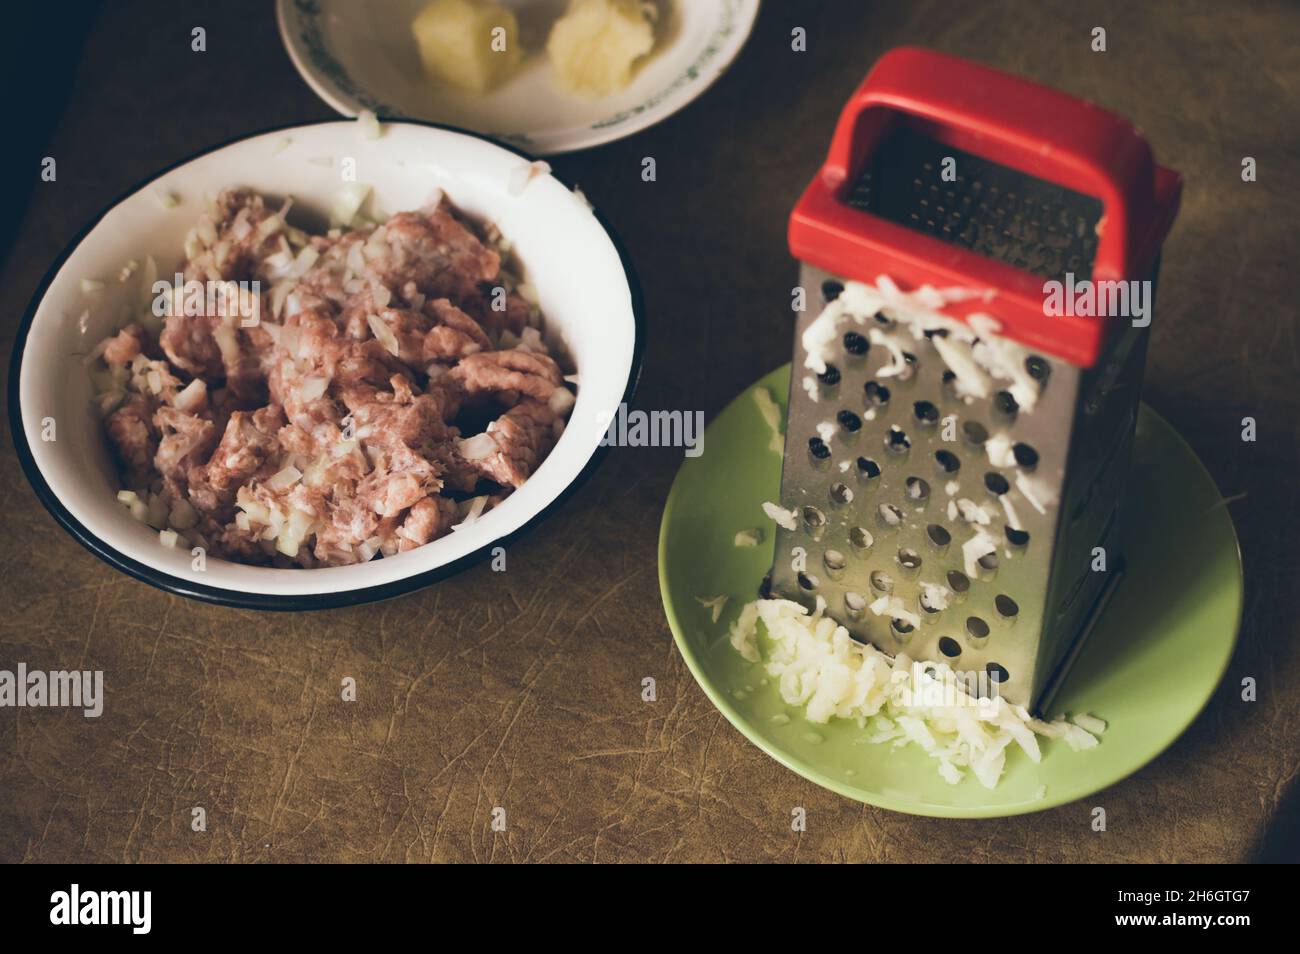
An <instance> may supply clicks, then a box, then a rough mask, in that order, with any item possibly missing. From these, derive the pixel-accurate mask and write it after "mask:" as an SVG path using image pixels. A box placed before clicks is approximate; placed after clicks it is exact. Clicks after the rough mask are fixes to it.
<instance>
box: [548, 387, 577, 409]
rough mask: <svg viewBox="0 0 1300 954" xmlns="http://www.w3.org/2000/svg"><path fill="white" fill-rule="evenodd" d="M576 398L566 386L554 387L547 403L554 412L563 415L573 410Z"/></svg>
mask: <svg viewBox="0 0 1300 954" xmlns="http://www.w3.org/2000/svg"><path fill="white" fill-rule="evenodd" d="M577 400H578V399H577V398H575V397H574V396H573V392H572V391H570V390H569V389H568V388H556V389H555V390H554V391H552V392H551V399H550V400H549V401H548V402H547V403H548V404H549V405H550V406H551V410H552V411H554V412H555V413H556V414H559V415H565V414H568V413H569V412H570V411H572V410H573V405H574V404H576V403H577Z"/></svg>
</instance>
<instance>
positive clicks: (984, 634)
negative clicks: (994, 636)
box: [966, 616, 989, 642]
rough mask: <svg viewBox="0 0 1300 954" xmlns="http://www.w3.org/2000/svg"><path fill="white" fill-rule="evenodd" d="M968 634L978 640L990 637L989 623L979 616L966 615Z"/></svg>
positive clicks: (975, 640) (973, 639) (972, 638)
mask: <svg viewBox="0 0 1300 954" xmlns="http://www.w3.org/2000/svg"><path fill="white" fill-rule="evenodd" d="M966 635H967V636H969V637H970V638H971V640H972V641H974V642H978V641H982V640H985V639H988V638H989V624H988V623H986V622H984V620H982V619H980V618H979V617H978V616H967V617H966Z"/></svg>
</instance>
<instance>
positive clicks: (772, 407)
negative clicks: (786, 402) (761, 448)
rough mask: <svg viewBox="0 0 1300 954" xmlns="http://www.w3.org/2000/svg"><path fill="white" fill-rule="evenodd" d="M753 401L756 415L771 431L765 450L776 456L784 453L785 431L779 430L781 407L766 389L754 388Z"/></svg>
mask: <svg viewBox="0 0 1300 954" xmlns="http://www.w3.org/2000/svg"><path fill="white" fill-rule="evenodd" d="M754 401H755V402H756V403H757V404H758V413H759V414H761V415H762V416H763V423H765V424H766V425H767V426H768V427H769V428H770V429H771V431H772V439H771V440H770V441H768V442H767V449H768V450H770V451H773V452H774V453H777V454H784V453H785V431H784V430H783V429H782V428H781V406H780V405H779V404H777V403H776V400H775V399H774V398H773V397H772V392H771V391H769V390H768V389H767V388H754Z"/></svg>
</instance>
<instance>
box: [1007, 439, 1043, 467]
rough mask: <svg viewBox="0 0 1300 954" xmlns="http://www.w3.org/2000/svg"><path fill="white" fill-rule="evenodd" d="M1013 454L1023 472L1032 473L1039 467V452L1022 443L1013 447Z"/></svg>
mask: <svg viewBox="0 0 1300 954" xmlns="http://www.w3.org/2000/svg"><path fill="white" fill-rule="evenodd" d="M1011 453H1012V455H1013V456H1014V457H1015V458H1016V464H1017V465H1019V467H1020V469H1021V470H1026V471H1031V470H1033V469H1034V468H1035V467H1037V466H1038V451H1036V450H1034V448H1033V447H1032V446H1031V445H1029V444H1026V443H1024V442H1020V443H1018V444H1014V445H1012V447H1011Z"/></svg>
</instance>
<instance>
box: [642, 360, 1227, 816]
mask: <svg viewBox="0 0 1300 954" xmlns="http://www.w3.org/2000/svg"><path fill="white" fill-rule="evenodd" d="M789 380H790V366H789V365H786V366H785V367H783V368H779V369H778V370H776V371H773V372H772V373H771V374H769V375H767V376H766V377H764V378H763V379H762V380H760V381H758V382H756V384H755V385H754V387H753V388H750V389H749V390H748V391H746V392H745V393H744V394H742V395H741V396H740V397H738V398H737V399H736V400H734V401H732V403H731V404H730V405H728V406H727V408H726V409H725V410H724V411H723V412H722V413H721V414H720V415H718V417H717V419H716V420H715V421H714V422H713V423H712V424H711V425H710V426H709V428H708V430H707V431H706V432H705V440H704V452H703V454H701V456H699V457H696V458H688V459H687V460H686V461H685V463H684V464H683V465H682V468H681V470H680V471H679V472H678V474H677V479H676V481H674V483H673V489H672V493H671V494H669V496H668V504H667V506H666V507H665V508H664V516H663V524H662V526H661V527H660V533H659V585H660V588H661V590H662V593H663V601H664V610H665V611H666V612H667V614H668V623H669V626H671V627H672V631H673V636H674V637H675V638H676V640H677V646H678V648H679V649H680V650H681V653H682V656H683V657H685V659H686V663H687V665H688V666H690V669H691V672H692V673H694V675H695V678H696V680H697V681H698V682H699V684H700V685H701V686H702V687H703V688H704V691H705V692H706V693H707V694H708V696H709V698H710V699H711V700H713V704H714V705H716V706H717V707H718V709H719V710H720V711H721V712H722V714H723V715H725V716H726V717H727V718H728V719H729V720H730V721H731V723H732V724H733V725H734V726H736V728H738V729H740V731H741V732H743V733H744V734H745V736H746V737H747V738H748V739H749V740H750V741H751V742H753V743H754V744H755V745H757V746H758V747H759V748H761V749H762V750H763V751H765V752H767V754H768V755H770V756H772V757H773V758H774V759H776V760H777V761H778V762H781V763H782V764H783V765H785V766H787V767H788V768H790V769H793V770H794V771H795V772H798V773H799V774H800V775H802V776H804V777H805V778H807V779H809V780H811V781H813V782H816V783H817V784H818V785H822V786H824V787H826V788H829V789H831V790H832V791H835V792H839V793H840V794H841V795H846V796H848V797H849V798H855V799H858V800H860V801H863V802H868V803H870V804H872V805H879V806H880V807H882V808H890V809H893V810H895V811H900V812H910V813H912V814H916V815H937V816H943V817H950V818H986V817H998V816H1003V815H1017V814H1021V813H1024V812H1034V811H1040V810H1042V809H1045V808H1052V807H1054V806H1057V805H1061V804H1064V803H1066V802H1071V801H1074V800H1075V799H1079V798H1083V797H1085V796H1087V795H1090V794H1092V793H1093V792H1097V791H1100V790H1101V789H1103V788H1105V787H1107V786H1108V785H1113V784H1114V783H1115V782H1118V781H1119V780H1120V779H1122V778H1124V777H1126V776H1128V775H1130V774H1132V773H1133V772H1136V771H1137V770H1138V769H1140V768H1141V767H1142V766H1143V765H1145V764H1146V763H1147V762H1149V761H1151V760H1152V759H1154V758H1155V757H1156V756H1157V755H1159V754H1160V753H1161V752H1163V751H1164V750H1165V749H1166V748H1167V747H1168V746H1169V745H1170V744H1171V743H1173V741H1174V740H1175V739H1176V738H1178V736H1179V735H1180V734H1181V733H1182V732H1183V730H1184V729H1186V728H1187V727H1188V726H1189V725H1191V723H1192V720H1194V719H1195V718H1196V716H1197V714H1198V713H1200V711H1201V709H1202V708H1204V706H1205V704H1206V702H1208V701H1209V699H1210V696H1211V695H1212V694H1213V692H1214V689H1215V687H1216V686H1217V685H1218V684H1219V681H1220V679H1222V678H1223V674H1224V671H1225V669H1226V668H1227V665H1228V660H1229V659H1230V658H1231V656H1232V650H1233V645H1234V644H1235V642H1236V638H1237V629H1238V625H1239V623H1240V620H1241V606H1242V575H1241V554H1240V551H1239V550H1238V547H1237V535H1236V532H1235V531H1234V530H1233V526H1232V520H1231V518H1230V517H1229V515H1228V509H1227V507H1226V506H1224V505H1223V501H1222V500H1221V498H1220V497H1219V493H1218V491H1217V490H1216V489H1215V486H1214V481H1213V480H1212V479H1211V478H1210V475H1209V474H1208V473H1207V472H1206V470H1205V468H1204V466H1202V464H1201V462H1200V461H1199V460H1197V458H1196V455H1195V454H1194V453H1193V452H1192V449H1191V448H1190V447H1188V446H1187V444H1186V443H1185V442H1184V441H1183V439H1182V438H1180V437H1179V436H1178V434H1177V433H1176V432H1175V431H1174V430H1173V428H1171V427H1170V426H1169V425H1168V424H1167V423H1165V421H1164V420H1163V419H1162V418H1161V417H1160V416H1159V415H1157V414H1156V413H1155V412H1154V411H1152V410H1151V409H1150V408H1149V407H1147V406H1146V405H1143V406H1142V409H1141V413H1140V414H1139V416H1138V424H1137V444H1136V449H1135V451H1134V470H1133V486H1132V488H1131V493H1132V495H1133V499H1132V503H1133V506H1132V507H1131V508H1130V511H1131V514H1132V516H1131V517H1130V520H1131V521H1132V523H1131V526H1130V528H1129V530H1128V544H1127V551H1126V554H1125V555H1126V557H1127V559H1128V572H1127V575H1126V578H1125V580H1124V582H1123V584H1122V585H1121V586H1120V588H1119V590H1118V591H1117V592H1116V594H1115V597H1114V599H1113V600H1112V602H1111V605H1110V606H1109V607H1108V608H1107V610H1106V612H1105V614H1104V616H1103V617H1102V619H1101V620H1100V621H1099V624H1098V627H1097V629H1096V631H1095V632H1094V633H1093V634H1092V637H1091V638H1090V640H1089V642H1088V644H1087V646H1086V647H1085V649H1084V651H1083V653H1082V654H1081V655H1080V657H1079V659H1078V661H1077V662H1076V663H1075V667H1074V670H1073V671H1072V672H1071V674H1070V677H1069V679H1068V680H1067V682H1066V684H1065V685H1064V686H1063V687H1062V689H1061V692H1060V694H1059V696H1058V698H1057V701H1056V704H1055V706H1054V709H1055V711H1057V712H1071V713H1074V712H1090V713H1093V714H1094V715H1097V716H1100V717H1101V718H1103V719H1105V720H1106V721H1107V722H1108V723H1109V724H1110V727H1109V728H1108V729H1107V731H1106V732H1105V734H1104V735H1103V736H1102V741H1101V745H1099V746H1098V747H1096V748H1094V749H1091V750H1089V751H1086V752H1074V751H1072V750H1070V748H1069V747H1068V746H1066V745H1064V744H1063V743H1060V742H1052V741H1044V745H1043V760H1042V762H1041V763H1039V764H1037V765H1035V764H1034V763H1033V762H1031V761H1030V760H1029V759H1028V758H1027V757H1025V755H1024V753H1023V752H1020V751H1019V750H1016V751H1015V752H1011V753H1009V754H1008V757H1007V770H1006V774H1005V775H1004V776H1003V777H1002V781H1001V782H1000V783H999V785H998V787H997V788H996V789H994V790H992V791H990V790H988V789H986V788H984V787H983V786H982V785H980V784H979V782H977V781H976V780H975V778H974V777H973V776H972V775H970V774H968V775H967V777H966V778H965V779H963V780H962V781H961V782H960V783H958V784H957V785H949V784H948V783H947V782H945V781H944V780H943V779H942V778H940V777H939V774H938V772H937V771H936V764H935V763H934V762H933V760H931V759H930V758H929V757H928V756H926V755H925V754H924V753H923V752H922V751H921V750H920V749H919V748H918V747H916V746H914V745H907V746H904V747H902V748H894V747H892V746H891V745H888V744H871V743H868V742H866V741H865V740H864V739H863V737H862V732H861V730H859V728H858V727H857V724H856V723H855V722H852V721H848V720H832V722H831V723H830V724H828V725H814V724H812V723H809V722H807V721H806V720H804V718H803V716H802V712H801V710H800V709H799V708H798V707H793V706H787V705H786V704H785V703H784V702H783V701H782V700H781V697H780V694H779V693H778V692H777V689H776V683H775V680H769V679H767V677H766V673H765V672H764V671H763V669H762V667H761V666H759V665H754V664H750V663H747V662H745V660H743V659H742V658H741V657H740V655H739V654H738V653H737V652H736V651H735V650H733V649H732V648H731V644H730V642H729V641H728V639H727V628H728V626H729V625H730V624H731V622H732V620H734V619H735V618H736V616H737V615H738V614H739V612H740V607H741V606H742V605H743V604H744V603H746V602H748V601H749V600H751V599H754V598H756V596H757V591H758V587H759V585H760V583H761V581H762V579H763V576H764V574H765V573H766V572H767V571H768V569H769V568H770V567H771V563H772V540H773V535H774V531H773V525H772V521H771V520H769V519H768V518H767V517H766V516H764V514H763V512H762V509H761V505H762V503H763V501H765V500H773V501H775V500H778V499H779V494H780V486H781V457H780V455H779V454H777V453H775V452H774V451H772V450H771V449H770V447H769V443H770V440H771V432H770V430H769V429H768V427H767V425H766V423H764V421H763V419H762V417H761V416H760V414H759V410H758V404H757V402H756V401H755V400H754V396H753V394H752V393H751V392H752V391H753V390H754V388H757V387H766V388H768V389H769V390H770V391H771V393H772V395H773V397H775V398H776V399H777V401H778V403H779V404H780V405H781V407H782V409H783V410H784V407H785V404H786V395H787V394H788V392H789ZM756 526H757V527H762V528H763V532H764V541H763V543H762V544H760V545H759V546H757V547H753V548H741V547H736V546H735V545H734V542H733V539H734V536H735V534H736V531H738V530H743V529H746V528H748V527H756ZM723 593H725V594H729V595H730V597H731V599H730V600H729V601H728V603H727V605H726V607H725V610H724V612H723V614H722V616H721V618H720V619H719V620H718V622H717V623H712V622H711V621H710V611H709V610H708V609H706V608H705V607H703V606H701V605H700V604H699V603H698V602H696V597H697V596H706V597H707V596H716V595H718V594H723ZM1013 748H1014V746H1013ZM1044 788H1045V792H1042V790H1043V789H1044ZM1040 792H1041V794H1040Z"/></svg>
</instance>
